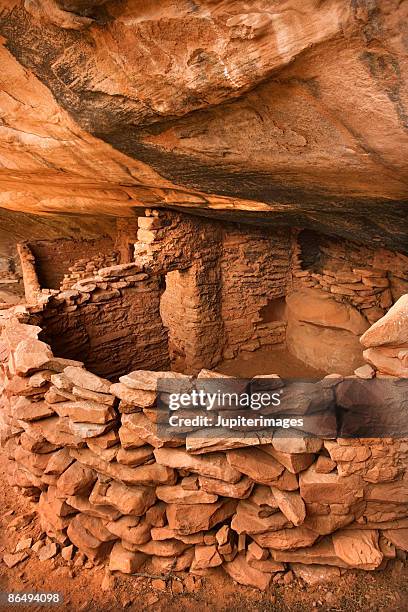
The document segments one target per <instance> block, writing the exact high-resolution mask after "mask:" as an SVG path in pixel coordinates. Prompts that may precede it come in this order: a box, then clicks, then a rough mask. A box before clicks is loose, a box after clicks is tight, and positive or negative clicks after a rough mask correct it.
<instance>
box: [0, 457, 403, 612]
mask: <svg viewBox="0 0 408 612" xmlns="http://www.w3.org/2000/svg"><path fill="white" fill-rule="evenodd" d="M0 479H1V482H2V487H1V489H0V591H12V592H44V591H45V592H50V591H59V592H60V593H61V594H62V596H63V598H64V604H63V605H61V606H60V605H54V606H40V605H38V604H33V605H31V606H17V605H13V606H11V605H4V604H3V605H2V606H0V610H1V611H9V610H10V611H12V610H55V611H56V610H64V611H69V612H71V611H72V612H81V611H82V612H83V611H87V610H89V611H95V612H96V611H102V610H108V611H110V612H113V611H116V610H123V609H127V610H134V611H140V610H152V611H155V612H156V611H160V612H176V611H177V612H179V611H189V612H193V611H194V612H196V611H197V610H200V612H201V611H202V610H203V611H213V610H214V611H216V610H217V611H218V610H222V611H246V612H252V611H265V612H266V611H272V610H273V611H275V610H276V611H277V612H280V611H293V612H297V611H299V612H306V611H310V610H319V611H320V610H324V611H326V610H327V611H328V610H333V611H339V612H340V611H344V612H355V611H365V610H367V611H368V610H370V611H377V610H378V611H380V610H381V611H384V612H391V611H397V610H398V611H404V610H408V580H407V578H408V565H407V564H406V563H404V562H402V561H401V560H397V561H393V562H392V563H390V564H389V567H388V568H387V569H386V570H385V571H384V572H377V573H370V572H365V573H364V572H348V573H347V574H345V575H343V576H342V577H341V578H340V579H338V581H337V582H336V583H334V584H327V585H321V586H317V587H310V586H307V585H305V584H304V583H303V582H302V581H300V580H297V579H294V580H293V582H292V583H291V584H289V585H284V584H282V580H281V583H280V584H277V583H272V584H271V586H270V587H269V589H268V590H267V591H266V592H265V593H262V592H259V591H256V590H254V589H252V588H249V587H242V586H240V585H237V584H235V583H234V582H233V581H232V580H231V579H230V578H229V577H227V576H226V574H225V573H224V572H223V570H221V569H219V568H218V569H217V570H216V571H214V574H213V575H211V576H208V577H205V578H202V579H200V578H198V579H197V580H196V582H195V583H194V578H193V577H192V575H188V574H185V573H184V574H178V575H177V576H175V577H173V578H171V579H169V580H168V581H167V583H164V582H163V581H153V580H152V579H151V578H147V577H136V576H123V575H117V576H114V577H112V578H110V580H108V581H107V580H106V579H105V582H108V584H107V585H106V586H107V590H105V591H104V590H102V588H101V585H102V582H103V580H104V575H105V571H104V569H103V568H101V567H92V566H91V567H89V566H88V565H89V564H87V563H85V566H84V564H83V562H82V560H81V559H79V560H80V563H78V557H80V556H79V555H78V554H77V556H76V557H74V559H73V560H72V561H65V560H64V559H63V558H62V557H61V555H58V556H56V557H55V558H54V559H49V560H47V561H40V560H39V559H38V556H37V553H35V552H34V551H32V550H29V551H28V554H29V557H28V558H27V559H26V560H25V561H23V562H21V563H19V564H18V565H16V566H15V567H13V568H12V569H9V568H7V567H6V565H5V564H4V562H3V560H2V559H3V555H4V553H7V552H14V550H15V547H16V544H17V543H18V542H19V541H20V540H21V539H23V538H33V543H34V542H36V541H38V540H39V539H40V538H41V537H44V534H41V529H40V527H39V524H38V521H37V518H36V517H35V516H34V518H32V519H31V520H30V513H31V514H33V509H34V505H33V504H32V503H31V502H30V501H29V500H28V499H27V498H25V497H22V496H21V495H20V493H19V492H18V491H17V490H16V489H13V488H11V487H9V486H8V485H7V482H6V477H5V457H4V452H2V453H0ZM27 514H28V517H26V519H25V520H24V518H21V517H23V516H24V515H27ZM27 521H28V523H27V524H26V525H25V526H18V525H17V528H15V527H13V524H14V525H15V524H16V522H17V523H18V524H20V525H21V524H23V525H24V523H25V522H27Z"/></svg>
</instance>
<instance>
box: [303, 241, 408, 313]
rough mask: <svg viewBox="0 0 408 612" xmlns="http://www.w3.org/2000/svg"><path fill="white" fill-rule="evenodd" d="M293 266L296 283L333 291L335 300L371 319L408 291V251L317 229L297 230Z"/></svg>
mask: <svg viewBox="0 0 408 612" xmlns="http://www.w3.org/2000/svg"><path fill="white" fill-rule="evenodd" d="M302 235H303V236H304V239H303V240H302ZM291 268H292V274H293V277H294V278H293V280H294V287H299V286H300V287H310V288H316V289H320V290H322V291H326V292H329V293H330V294H331V296H332V297H333V299H334V300H337V301H339V302H343V303H349V304H351V305H353V306H354V307H355V308H357V310H359V311H360V312H361V313H362V314H363V315H364V316H365V317H366V319H367V321H368V322H369V323H375V322H376V321H378V319H380V318H381V317H382V316H384V314H385V313H386V312H387V310H388V309H389V308H390V307H391V306H392V304H393V303H394V302H395V301H396V300H398V298H400V297H401V296H402V295H404V294H405V293H408V280H407V279H408V257H407V256H406V255H403V254H402V253H395V252H392V251H388V250H386V249H375V248H370V247H367V246H365V245H360V244H356V243H352V242H350V241H345V240H339V239H338V238H336V239H335V238H328V237H323V236H319V235H318V234H316V233H315V232H308V231H304V232H297V236H296V240H295V242H294V246H293V256H292V262H291Z"/></svg>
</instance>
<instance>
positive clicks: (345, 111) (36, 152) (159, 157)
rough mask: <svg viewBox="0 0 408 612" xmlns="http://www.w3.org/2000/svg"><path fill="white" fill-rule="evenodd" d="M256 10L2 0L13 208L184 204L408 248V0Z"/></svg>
mask: <svg viewBox="0 0 408 612" xmlns="http://www.w3.org/2000/svg"><path fill="white" fill-rule="evenodd" d="M247 6H248V4H247V3H244V2H242V1H241V0H235V1H232V0H225V1H223V2H213V1H210V0H203V1H200V2H195V3H181V2H178V1H176V0H164V1H161V2H152V3H148V4H146V5H141V4H140V3H133V2H131V0H124V1H123V2H114V1H110V2H106V3H103V2H100V1H89V2H86V1H72V2H69V1H66V0H63V1H62V0H59V1H58V2H57V1H56V0H47V1H45V0H35V1H34V0H33V1H31V0H30V1H27V2H23V1H22V0H1V1H0V8H1V11H0V35H1V37H2V39H1V41H2V46H1V47H0V62H1V67H2V70H1V76H0V89H1V93H0V105H1V109H2V119H3V123H2V125H1V126H0V143H1V159H0V190H1V195H0V206H2V207H4V208H8V209H11V210H17V211H25V212H32V213H41V214H44V213H50V212H56V213H57V212H64V213H66V212H81V213H84V212H85V213H88V214H90V213H93V214H95V213H96V214H113V215H118V216H124V215H131V214H132V209H133V208H134V207H135V206H145V205H147V206H155V207H163V206H164V207H176V208H181V207H182V208H183V209H185V208H187V209H189V210H190V211H192V212H196V213H198V214H205V215H213V216H215V215H217V216H218V217H220V218H228V219H230V220H235V221H245V222H252V223H262V224H268V223H272V224H274V225H276V224H283V225H292V226H297V227H314V228H315V229H317V230H319V231H322V232H325V233H328V234H331V235H339V236H344V237H346V238H349V239H352V240H353V239H354V240H361V241H364V242H367V243H370V244H372V243H375V244H378V246H385V247H387V248H391V249H393V250H398V251H400V252H407V251H408V246H407V238H406V236H407V229H408V228H407V215H406V207H407V197H408V188H407V162H406V160H407V155H406V148H407V145H408V137H407V131H406V129H407V111H406V101H407V75H406V70H407V68H406V66H407V62H406V61H405V60H406V46H405V45H404V24H405V23H406V19H407V7H406V4H405V3H394V2H386V1H381V2H377V3H371V4H367V3H366V2H362V1H360V0H358V1H357V2H352V3H349V2H346V1H345V0H330V1H328V2H325V3H323V4H322V3H317V2H314V1H312V0H307V1H306V2H305V1H302V2H300V0H288V1H286V2H283V3H279V4H278V5H274V6H273V9H272V8H271V5H270V3H269V2H264V1H263V0H256V1H255V2H253V3H251V11H250V12H248V8H247ZM58 11H59V12H58ZM56 13H57V14H59V15H60V14H61V13H65V17H66V18H67V19H68V21H69V19H71V20H73V21H74V22H75V23H79V24H80V25H81V24H82V25H81V27H80V29H76V28H72V27H71V26H70V24H69V22H68V23H67V22H65V21H64V20H63V22H61V23H58V20H57V21H56V19H55V18H54V17H55V14H56ZM53 15H54V17H53ZM65 17H64V19H65ZM81 20H82V21H81ZM71 25H72V24H71ZM82 26H84V27H82ZM85 26H86V27H85Z"/></svg>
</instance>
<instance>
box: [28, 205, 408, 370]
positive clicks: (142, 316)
mask: <svg viewBox="0 0 408 612" xmlns="http://www.w3.org/2000/svg"><path fill="white" fill-rule="evenodd" d="M145 214H146V216H143V217H138V218H135V219H133V220H131V221H132V222H130V223H129V228H128V229H127V227H126V226H127V221H126V220H121V222H120V223H118V235H117V237H116V240H115V247H117V249H118V251H116V252H117V253H120V258H124V257H125V256H127V257H128V258H130V256H132V255H133V256H134V257H135V259H136V261H135V262H133V266H134V267H133V268H132V267H130V268H129V270H133V271H134V272H135V274H136V277H135V279H133V278H132V276H134V274H133V273H131V272H129V275H128V277H126V278H124V277H122V276H121V272H120V270H121V269H122V268H120V267H119V268H118V269H117V275H116V276H115V275H113V276H111V277H109V275H108V276H105V273H104V271H103V270H104V269H103V268H102V271H100V270H99V269H96V268H98V266H99V262H102V263H107V262H108V263H111V262H112V261H113V258H115V257H116V255H115V253H116V252H112V253H110V254H107V255H104V257H103V258H99V259H98V257H99V256H97V260H96V259H95V258H92V257H91V258H89V259H88V260H85V259H82V260H80V261H79V263H78V265H77V266H76V267H75V271H71V273H70V275H68V276H67V277H66V284H63V286H62V291H58V290H50V289H44V288H42V289H41V288H40V283H39V279H38V276H37V275H36V260H35V258H34V256H33V254H32V252H31V251H30V249H29V248H28V245H20V247H19V248H20V257H21V265H22V268H23V273H24V280H25V287H26V298H27V301H28V302H29V303H31V304H33V305H35V304H36V303H38V302H40V303H41V304H42V310H40V311H39V312H36V309H35V307H34V310H33V311H32V315H33V317H34V319H33V322H34V323H38V324H40V326H41V327H42V329H43V333H42V338H43V339H44V340H45V341H46V342H48V343H50V344H51V345H52V346H53V347H55V350H56V351H57V353H58V354H60V355H63V356H65V357H68V358H73V359H80V360H81V361H84V362H85V364H86V365H87V367H89V368H90V369H91V370H92V371H93V372H95V373H98V374H100V375H102V376H104V377H108V378H109V377H111V376H118V375H120V374H123V373H124V372H125V371H127V370H128V369H129V367H133V368H135V367H137V368H140V367H149V368H151V369H163V368H165V367H167V365H168V363H169V361H168V360H170V363H171V365H172V369H174V370H176V371H183V372H188V373H198V372H199V371H200V369H202V368H214V367H216V366H217V365H218V364H219V363H220V362H221V361H223V360H225V359H231V358H234V357H237V356H238V355H239V354H240V353H242V352H243V351H245V352H248V351H256V350H257V349H259V348H263V347H267V346H273V345H281V346H282V345H284V344H285V342H286V343H287V346H288V348H289V350H290V352H291V353H292V354H294V355H295V356H296V357H298V358H299V359H301V360H302V361H304V362H305V363H308V364H310V365H311V366H312V367H315V368H316V369H318V370H321V371H326V372H330V371H337V372H340V373H342V374H349V373H350V372H352V371H353V370H354V369H355V368H357V367H359V366H360V365H361V364H362V363H363V356H362V350H361V345H360V343H359V337H360V335H361V334H362V333H364V331H365V330H366V329H367V328H368V327H369V324H370V323H373V322H374V321H376V320H378V318H380V316H383V314H384V313H385V311H386V308H385V306H386V304H387V308H388V307H389V305H392V303H393V302H394V301H395V299H396V298H397V297H398V296H399V295H400V293H401V291H403V289H404V287H405V284H406V282H405V281H404V278H406V277H407V274H408V264H407V258H406V257H404V256H403V255H401V254H398V253H392V252H389V251H384V250H382V251H381V253H380V255H376V252H375V251H372V250H370V249H367V248H366V247H361V246H359V245H356V244H352V243H345V242H344V241H343V242H342V243H338V242H337V241H336V240H334V239H328V238H323V237H321V236H317V235H316V236H313V240H312V253H311V254H310V253H309V252H308V250H307V248H306V249H305V246H304V240H303V239H302V234H303V233H304V232H300V233H299V232H297V231H293V230H290V229H288V228H277V229H274V230H272V229H271V228H260V227H251V226H249V227H248V226H246V227H245V231H244V228H243V227H242V226H240V225H239V224H225V223H219V222H214V221H212V220H211V221H210V220H207V219H197V217H192V216H190V215H186V214H180V213H176V212H171V211H157V210H149V209H148V210H147V211H146V212H145ZM136 226H137V228H138V229H137V230H136ZM309 242H310V239H309ZM306 246H307V247H308V245H306ZM359 257H361V258H362V259H361V261H364V262H365V263H364V268H356V267H355V266H356V265H357V264H356V263H355V261H357V259H358V258H359ZM136 262H137V263H136ZM314 270H321V272H323V271H324V274H319V273H318V272H315V271H314ZM329 272H330V274H331V275H332V276H329ZM353 275H354V276H353ZM352 276H353V279H352V278H351V277H352ZM319 279H320V280H319ZM328 279H329V280H330V282H329V280H328ZM351 280H353V281H354V282H351ZM74 281H75V282H74ZM346 281H347V282H346ZM385 285H387V286H385ZM66 287H69V288H66ZM349 287H354V289H353V290H351V289H349ZM350 293H352V294H353V295H349V294H350ZM50 294H51V295H52V299H50V298H49V296H50ZM323 298H325V299H323ZM386 300H387V301H386ZM286 302H287V304H286ZM336 303H337V304H338V308H337V311H336V310H335V309H334V310H333V305H334V304H336ZM373 304H375V305H374V306H373ZM380 304H382V306H380ZM305 305H306V306H307V307H305ZM331 310H332V311H333V312H332V313H330V311H331ZM350 321H352V322H354V324H353V325H351V324H350ZM322 347H324V350H322ZM112 351H113V354H115V362H117V365H116V366H115V367H114V368H113V369H112V368H111V366H110V365H107V364H109V357H110V355H111V354H112V353H111V352H112ZM142 352H144V357H142ZM328 353H330V355H331V361H330V362H327V354H328ZM111 369H112V371H110V370H111Z"/></svg>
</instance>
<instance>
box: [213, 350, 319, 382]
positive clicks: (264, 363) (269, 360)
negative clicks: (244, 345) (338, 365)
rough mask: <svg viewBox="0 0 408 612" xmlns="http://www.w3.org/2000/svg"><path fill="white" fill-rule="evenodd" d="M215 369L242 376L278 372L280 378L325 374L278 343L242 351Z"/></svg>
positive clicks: (313, 376)
mask: <svg viewBox="0 0 408 612" xmlns="http://www.w3.org/2000/svg"><path fill="white" fill-rule="evenodd" d="M216 370H217V372H222V373H223V374H228V375H229V376H238V377H239V376H241V377H242V378H250V377H252V376H256V375H257V374H278V375H279V376H281V377H282V378H318V379H320V378H323V376H326V374H327V372H323V371H322V370H315V369H314V368H311V367H309V366H308V365H306V364H305V363H303V361H300V360H299V359H297V358H296V357H294V356H293V355H291V354H290V353H289V352H288V351H287V350H286V348H285V347H283V346H280V345H279V346H272V347H267V348H263V349H259V350H258V351H254V352H253V353H252V352H251V353H250V352H242V353H241V354H240V355H238V357H236V358H235V359H229V360H228V361H224V362H223V363H221V364H220V365H217V367H216Z"/></svg>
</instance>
